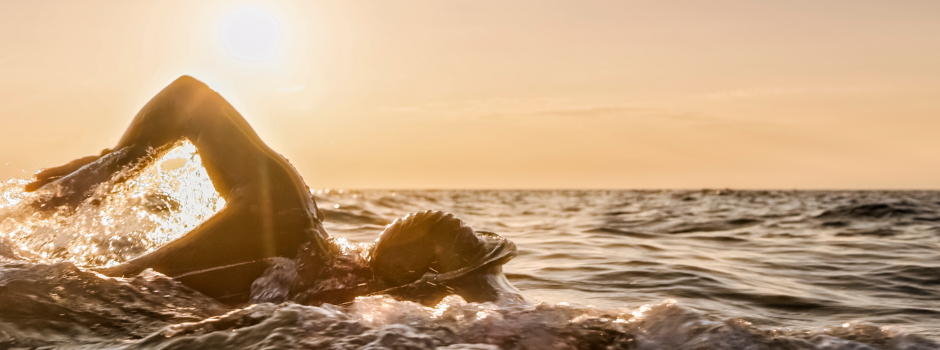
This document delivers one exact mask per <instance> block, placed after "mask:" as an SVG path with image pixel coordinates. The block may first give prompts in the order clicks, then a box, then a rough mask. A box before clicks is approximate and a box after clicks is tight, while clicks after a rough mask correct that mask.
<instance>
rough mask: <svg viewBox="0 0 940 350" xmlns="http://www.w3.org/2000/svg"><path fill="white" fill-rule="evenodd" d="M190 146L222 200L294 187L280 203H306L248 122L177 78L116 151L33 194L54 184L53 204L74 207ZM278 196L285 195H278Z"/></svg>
mask: <svg viewBox="0 0 940 350" xmlns="http://www.w3.org/2000/svg"><path fill="white" fill-rule="evenodd" d="M183 139H188V140H189V141H190V142H192V143H193V144H194V145H195V146H196V149H197V151H198V152H199V155H200V157H201V159H202V162H203V166H204V167H205V169H206V172H207V173H208V175H209V178H210V179H211V180H212V184H213V186H215V188H216V190H217V191H218V192H219V194H220V195H221V196H222V197H223V198H226V200H228V199H229V198H228V197H230V195H231V193H232V191H233V190H234V189H235V188H241V189H246V188H248V189H256V188H258V189H260V188H262V187H263V186H261V184H262V183H270V182H271V181H274V180H276V181H278V182H279V183H286V184H292V185H293V186H292V187H293V189H292V190H291V191H290V192H293V193H291V195H289V196H285V198H284V199H285V200H295V201H300V202H307V201H309V199H308V198H301V197H304V196H306V197H309V192H306V185H305V184H304V182H303V180H302V179H301V177H300V175H299V174H298V173H297V172H296V170H294V169H293V167H292V166H291V165H290V164H289V163H288V162H287V161H286V160H285V159H284V158H283V157H281V156H280V155H279V154H277V153H276V152H274V151H273V150H271V149H270V148H269V147H268V146H267V145H266V144H265V143H264V142H263V141H262V140H261V138H260V137H259V136H258V135H257V133H255V131H254V130H253V129H252V128H251V126H250V125H248V122H247V121H246V120H245V119H244V118H243V117H242V116H241V114H239V113H238V111H236V110H235V108H234V107H232V105H231V104H229V103H228V101H226V100H225V99H224V98H223V97H222V96H221V95H219V94H218V93H217V92H215V91H213V90H212V89H210V88H209V87H208V86H207V85H206V84H204V83H202V82H200V81H198V80H196V79H194V78H192V77H189V76H182V77H180V78H178V79H176V80H175V81H173V82H172V83H171V84H170V85H168V86H167V87H166V88H164V89H163V90H161V91H160V92H159V93H158V94H157V95H156V96H154V97H153V98H152V99H151V100H150V101H149V102H148V103H147V104H146V105H144V107H143V108H141V110H140V112H138V113H137V115H136V116H135V117H134V119H133V120H132V121H131V123H130V125H129V126H128V128H127V131H125V133H124V135H123V136H122V137H121V139H120V141H118V143H117V145H115V146H114V147H112V148H111V149H109V150H106V151H105V152H102V153H103V156H89V157H84V158H80V159H76V160H74V161H72V162H70V163H68V164H66V165H63V166H59V167H54V168H49V169H46V170H43V171H41V172H39V173H37V174H36V176H35V181H33V182H31V183H29V184H27V185H26V190H27V191H33V190H36V189H38V188H40V187H43V186H45V185H46V184H49V183H53V182H56V183H58V184H59V185H61V186H62V187H63V191H58V192H59V195H58V196H59V197H60V198H52V199H50V200H51V202H50V203H51V204H53V205H62V204H70V205H72V206H74V205H77V204H78V203H80V202H81V201H82V200H84V199H85V198H86V197H87V196H88V195H90V189H91V188H92V187H93V186H94V185H97V184H98V183H101V182H103V181H108V180H110V179H111V176H112V175H113V174H114V173H116V172H118V171H121V170H125V171H128V172H129V173H128V175H133V172H134V171H135V170H140V169H142V168H143V165H146V164H148V163H149V162H151V161H153V160H155V159H157V158H159V156H161V155H162V154H163V153H165V152H166V151H168V150H169V149H170V148H172V146H173V145H176V144H177V143H178V142H179V141H181V140H183ZM282 194H283V193H282Z"/></svg>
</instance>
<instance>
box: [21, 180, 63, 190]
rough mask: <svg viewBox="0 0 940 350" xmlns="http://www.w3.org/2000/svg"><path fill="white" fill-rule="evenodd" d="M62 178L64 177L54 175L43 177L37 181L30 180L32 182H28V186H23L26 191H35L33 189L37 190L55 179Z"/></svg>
mask: <svg viewBox="0 0 940 350" xmlns="http://www.w3.org/2000/svg"><path fill="white" fill-rule="evenodd" d="M60 178H62V177H61V176H53V177H47V178H45V179H42V180H36V181H33V182H30V183H28V184H26V186H23V187H24V188H23V189H24V190H25V191H26V192H33V191H35V190H38V189H40V188H42V186H45V185H46V184H47V183H50V182H53V181H55V180H58V179H60Z"/></svg>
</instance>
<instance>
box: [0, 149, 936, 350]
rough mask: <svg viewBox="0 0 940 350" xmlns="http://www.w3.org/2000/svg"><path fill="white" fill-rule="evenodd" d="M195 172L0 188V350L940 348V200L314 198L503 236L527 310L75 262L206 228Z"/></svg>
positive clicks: (330, 219)
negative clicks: (262, 294) (306, 300)
mask: <svg viewBox="0 0 940 350" xmlns="http://www.w3.org/2000/svg"><path fill="white" fill-rule="evenodd" d="M195 160H196V161H198V157H196V159H195ZM187 169H188V170H187ZM194 169H195V168H187V167H186V166H184V167H182V168H179V169H158V170H157V171H154V172H152V173H150V175H148V176H152V177H151V178H146V177H145V178H144V180H142V181H141V182H140V183H131V184H129V185H127V186H126V187H121V188H112V189H109V190H108V191H109V192H108V193H109V196H110V197H111V198H112V199H110V200H107V201H105V202H104V203H103V204H101V205H100V206H97V207H87V208H79V210H78V211H77V212H75V213H69V214H67V215H66V214H65V213H62V214H59V215H56V216H53V217H47V216H39V215H38V214H35V213H31V212H30V211H29V209H28V207H26V206H24V205H23V203H26V202H28V199H29V197H28V196H27V195H26V194H24V193H22V192H20V191H18V190H17V188H18V187H17V186H20V185H21V184H22V180H10V181H8V182H7V183H6V184H5V185H4V187H3V188H0V190H2V191H3V192H0V195H3V196H4V199H3V200H5V202H4V205H3V206H0V215H2V216H0V220H2V221H0V349H8V348H30V347H50V348H89V349H94V348H106V349H111V348H122V349H124V348H126V349H150V348H154V349H157V348H159V349H222V348H231V349H262V348H265V349H274V348H288V349H293V348H304V349H324V348H332V349H358V348H369V349H386V348H387V349H433V348H444V349H496V348H505V349H937V348H940V344H938V341H940V327H938V324H940V192H926V191H924V192H863V191H841V192H803V191H799V192H792V191H769V192H768V191H715V190H702V191H349V190H346V191H339V190H332V191H326V190H321V191H318V192H317V200H318V203H319V205H320V207H321V208H322V209H323V210H324V211H325V212H326V215H327V229H328V231H329V232H331V233H332V234H334V235H337V236H341V237H345V238H347V239H349V240H350V241H372V240H374V239H375V238H376V236H377V234H378V233H379V232H380V231H381V230H382V228H383V227H384V225H385V224H387V223H389V222H390V221H391V220H393V219H394V218H396V217H400V216H404V215H405V214H407V213H410V212H414V211H419V210H425V209H435V210H443V211H449V212H453V213H455V214H456V215H457V216H458V217H460V218H462V219H464V220H465V221H467V222H469V223H471V224H472V225H473V226H474V227H475V228H477V229H482V230H488V231H494V232H498V233H500V234H502V235H503V236H505V237H508V238H510V239H512V240H513V241H514V242H515V243H516V244H517V245H518V247H519V256H518V257H517V258H516V259H515V260H513V261H511V262H510V263H509V264H507V265H506V266H505V271H506V273H507V275H508V276H509V278H510V280H511V281H512V282H513V283H514V284H515V285H516V286H517V287H518V288H519V289H520V290H522V291H523V292H524V293H526V295H527V297H528V298H529V299H530V300H529V301H530V303H526V304H517V305H503V306H497V305H494V304H475V303H466V302H464V301H463V300H461V299H460V298H459V297H449V298H448V299H445V301H444V302H442V303H441V304H440V305H438V306H437V307H434V308H428V307H423V306H421V305H419V304H414V303H410V302H399V301H395V300H392V299H390V298H386V297H368V298H362V299H359V300H357V301H355V302H354V303H352V304H350V305H343V306H333V305H324V306H321V307H313V306H304V305H297V304H292V303H284V304H270V303H262V304H258V305H254V306H249V307H246V308H241V309H232V308H229V307H227V306H224V305H222V304H220V303H217V302H215V301H213V300H212V299H210V298H207V297H205V296H202V295H200V294H198V293H196V292H193V291H191V290H189V289H187V288H185V287H182V286H181V285H179V284H177V283H176V282H174V281H173V280H171V279H168V278H166V277H163V276H161V275H159V274H157V273H152V272H148V273H145V274H143V275H141V276H138V277H135V278H127V279H117V278H106V277H103V276H101V275H97V274H94V273H92V272H89V271H87V270H85V269H83V268H80V267H76V266H81V265H92V264H105V263H108V262H111V263H113V262H115V261H121V260H123V259H126V258H127V257H128V256H132V255H134V254H139V253H141V252H143V251H146V250H147V249H151V248H152V247H154V246H157V245H159V244H160V243H161V242H162V241H165V240H168V239H172V238H173V237H175V236H176V235H178V234H179V233H180V232H185V230H187V229H188V228H189V227H190V226H191V225H193V224H194V223H198V221H199V220H201V219H204V218H205V217H207V216H208V215H211V213H212V212H214V210H215V209H217V207H218V206H219V205H221V203H219V202H218V198H217V197H213V196H212V194H206V193H205V192H200V191H199V190H197V189H199V188H204V187H205V186H206V184H207V182H206V180H205V178H204V176H203V175H200V174H199V172H198V169H196V170H194ZM187 176H195V177H194V178H187ZM168 178H169V179H177V181H178V182H177V183H172V181H171V182H169V185H166V186H168V187H160V186H158V185H156V184H157V183H158V182H159V181H157V180H160V181H166V180H167V179H168ZM187 179H188V180H187ZM179 181H182V182H179ZM200 181H201V182H200ZM161 186H162V185H161ZM192 186H195V187H192ZM200 186H201V187H200ZM117 194H120V195H117ZM102 208H103V209H102ZM199 208H202V209H199ZM207 208H208V209H207ZM102 213H104V214H102ZM194 213H195V214H194Z"/></svg>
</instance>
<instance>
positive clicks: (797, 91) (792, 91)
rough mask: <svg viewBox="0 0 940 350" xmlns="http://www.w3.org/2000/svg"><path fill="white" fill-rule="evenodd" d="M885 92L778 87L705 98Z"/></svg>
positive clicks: (870, 89)
mask: <svg viewBox="0 0 940 350" xmlns="http://www.w3.org/2000/svg"><path fill="white" fill-rule="evenodd" d="M885 90H887V88H884V87H867V86H823V87H776V88H751V89H738V90H731V91H722V92H717V93H713V94H708V95H706V96H705V97H706V98H709V99H729V98H752V97H774V96H794V95H857V94H866V93H877V92H883V91H885Z"/></svg>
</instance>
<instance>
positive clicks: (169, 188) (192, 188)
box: [0, 142, 225, 265]
mask: <svg viewBox="0 0 940 350" xmlns="http://www.w3.org/2000/svg"><path fill="white" fill-rule="evenodd" d="M181 163H182V164H181ZM27 182H28V180H25V179H11V180H7V181H6V182H4V183H3V184H2V185H0V194H2V198H0V235H5V236H7V237H9V238H10V239H11V240H13V241H14V242H16V243H17V245H18V246H19V247H20V248H21V249H24V250H28V251H30V252H32V253H27V252H23V253H24V254H29V255H32V254H33V253H35V254H38V257H36V258H42V259H48V258H55V260H58V261H63V260H64V261H70V262H73V263H75V264H77V265H112V264H116V263H120V262H122V261H125V260H127V259H129V258H131V257H134V256H136V255H139V254H141V253H144V252H147V251H151V250H153V249H155V248H156V247H159V246H160V245H161V244H163V243H166V242H169V241H172V240H174V239H176V238H178V237H179V236H181V235H183V234H184V233H186V232H188V231H190V230H192V229H193V228H195V227H196V226H198V225H199V224H200V223H202V222H203V221H205V220H206V219H207V218H209V217H211V216H212V215H213V214H215V213H216V212H218V211H219V210H221V209H222V207H223V206H224V205H225V200H224V199H222V197H220V196H219V194H218V193H217V192H216V191H215V188H213V186H212V182H211V181H210V180H209V176H208V174H207V173H206V170H205V169H204V168H203V167H202V161H201V160H200V157H199V155H198V154H196V148H195V146H193V144H192V143H189V142H184V143H182V144H181V145H180V146H179V147H176V148H175V149H173V150H171V151H170V152H167V154H165V155H164V156H163V157H161V158H160V159H158V160H157V161H156V162H154V163H153V164H151V165H149V166H148V167H147V168H145V169H144V170H143V171H142V172H141V174H140V175H139V176H136V177H133V178H132V179H130V180H128V181H126V182H123V183H119V184H112V183H104V184H101V185H99V186H98V187H97V188H96V189H94V191H95V193H94V194H93V195H92V197H93V198H95V199H97V201H96V200H86V201H84V202H83V203H82V204H80V205H79V206H78V207H77V208H75V209H74V212H72V211H71V210H68V209H66V208H60V209H59V211H57V212H54V213H43V212H39V211H37V210H35V209H34V208H33V207H32V206H31V205H30V204H31V203H32V202H34V201H35V200H36V199H37V198H38V196H39V195H41V192H42V190H40V191H37V192H35V193H27V192H24V191H23V185H25V184H26V183H27Z"/></svg>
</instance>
